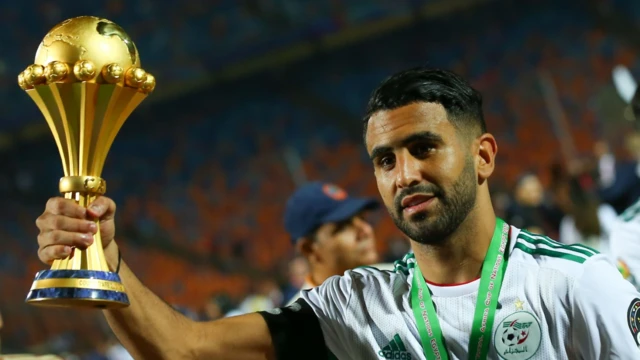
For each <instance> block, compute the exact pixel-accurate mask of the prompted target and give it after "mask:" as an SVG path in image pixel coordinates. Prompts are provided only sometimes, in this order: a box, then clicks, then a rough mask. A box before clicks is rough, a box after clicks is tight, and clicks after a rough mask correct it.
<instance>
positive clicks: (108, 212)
mask: <svg viewBox="0 0 640 360" xmlns="http://www.w3.org/2000/svg"><path fill="white" fill-rule="evenodd" d="M115 212H116V204H115V203H114V202H113V200H111V199H109V198H108V197H106V196H99V197H97V198H96V199H95V200H94V201H93V202H92V203H91V205H89V207H88V208H87V214H88V215H89V216H92V217H96V218H99V219H100V220H103V221H104V220H110V219H113V215H114V214H115Z"/></svg>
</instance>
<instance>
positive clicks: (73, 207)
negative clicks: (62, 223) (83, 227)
mask: <svg viewBox="0 0 640 360" xmlns="http://www.w3.org/2000/svg"><path fill="white" fill-rule="evenodd" d="M45 212H48V213H51V214H54V215H63V216H68V217H72V218H76V219H84V218H85V217H86V213H87V210H86V209H85V208H84V207H83V206H80V205H78V204H77V203H76V202H75V201H74V200H71V199H65V198H61V197H55V198H51V199H49V201H47V206H46V211H45Z"/></svg>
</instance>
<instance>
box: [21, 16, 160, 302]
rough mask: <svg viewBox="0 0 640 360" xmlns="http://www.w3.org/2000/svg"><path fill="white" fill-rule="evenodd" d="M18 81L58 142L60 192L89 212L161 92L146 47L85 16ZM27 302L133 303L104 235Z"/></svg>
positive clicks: (56, 268) (68, 25)
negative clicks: (125, 130)
mask: <svg viewBox="0 0 640 360" xmlns="http://www.w3.org/2000/svg"><path fill="white" fill-rule="evenodd" d="M18 83H19V85H20V87H21V88H22V89H23V90H26V92H27V94H28V95H29V96H30V97H31V99H33V101H34V102H35V103H36V105H38V108H39V109H40V111H41V112H42V114H43V115H44V117H45V119H46V120H47V123H48V124H49V128H50V129H51V132H52V133H53V137H54V138H55V141H56V144H57V146H58V151H59V152H60V157H61V158H62V167H63V170H64V177H62V178H61V179H60V183H59V189H60V193H62V194H63V195H64V197H65V198H67V199H74V200H75V201H77V202H78V203H79V204H81V205H82V206H85V207H87V206H88V205H89V204H91V202H92V201H93V200H94V199H95V198H96V197H97V196H100V195H102V194H104V193H105V191H106V183H105V181H104V180H103V179H102V178H101V177H100V176H101V173H102V168H103V166H104V162H105V160H106V158H107V153H108V151H109V148H110V147H111V144H112V143H113V140H114V138H115V136H116V134H117V133H118V131H119V130H120V128H121V127H122V125H123V124H124V122H125V120H126V119H127V117H128V116H129V115H130V114H131V112H132V111H133V110H134V109H135V108H136V107H137V106H138V105H139V104H140V103H141V102H142V100H144V99H145V98H146V97H147V95H148V94H149V93H150V92H151V91H153V89H154V87H155V78H154V77H153V76H152V75H151V74H148V73H146V72H145V71H144V70H143V69H142V68H140V58H139V56H138V50H137V49H136V46H135V45H134V43H133V42H132V41H131V39H130V38H129V36H127V34H126V33H125V32H124V31H123V30H122V28H120V27H119V26H118V25H116V24H114V23H113V22H111V21H109V20H106V19H101V18H97V17H92V16H81V17H76V18H73V19H68V20H65V21H64V22H62V23H60V24H58V25H56V26H55V27H54V28H53V29H52V30H51V31H50V32H49V33H48V34H47V35H46V36H45V37H44V40H42V43H41V44H40V46H39V47H38V51H37V53H36V58H35V64H33V65H29V67H27V69H26V70H25V71H23V72H22V73H21V74H20V75H19V76H18ZM97 225H98V226H99V225H100V224H99V223H97ZM26 301H27V302H28V303H30V304H33V305H41V306H72V307H93V308H119V307H126V306H129V299H128V297H127V294H126V292H125V288H124V286H123V285H122V282H121V280H120V277H119V276H118V274H116V273H113V272H110V271H109V268H108V267H107V262H106V260H105V257H104V253H103V251H102V244H101V240H100V233H99V232H98V234H97V235H95V236H94V242H93V244H92V245H91V246H89V247H88V248H87V249H85V250H81V249H79V248H74V249H72V251H71V254H70V255H69V256H68V257H67V258H65V259H62V260H56V261H54V262H53V265H52V267H51V269H50V270H44V271H40V272H39V273H38V274H36V277H35V281H34V282H33V285H32V287H31V290H30V292H29V294H28V295H27V299H26Z"/></svg>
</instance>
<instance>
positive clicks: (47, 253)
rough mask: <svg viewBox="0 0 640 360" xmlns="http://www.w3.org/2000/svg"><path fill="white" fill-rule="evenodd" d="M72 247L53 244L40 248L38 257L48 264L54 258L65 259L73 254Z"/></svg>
mask: <svg viewBox="0 0 640 360" xmlns="http://www.w3.org/2000/svg"><path fill="white" fill-rule="evenodd" d="M71 250H72V249H71V247H70V246H64V245H51V246H47V247H45V248H40V249H39V250H38V257H39V258H40V260H41V261H42V262H44V263H46V264H49V265H51V263H53V261H54V260H58V259H64V258H66V257H67V256H69V254H71Z"/></svg>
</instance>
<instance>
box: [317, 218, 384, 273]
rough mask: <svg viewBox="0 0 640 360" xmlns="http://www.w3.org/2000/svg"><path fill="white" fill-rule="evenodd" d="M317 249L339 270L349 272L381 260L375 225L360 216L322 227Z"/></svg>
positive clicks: (318, 232) (322, 256) (319, 231)
mask: <svg viewBox="0 0 640 360" xmlns="http://www.w3.org/2000/svg"><path fill="white" fill-rule="evenodd" d="M314 251H315V252H316V254H317V255H318V256H319V257H320V258H321V259H322V260H323V261H326V262H328V263H330V264H331V266H332V267H334V268H336V269H341V271H346V270H349V269H353V268H356V267H358V266H363V265H371V264H374V263H376V262H377V261H378V252H377V250H376V241H375V236H374V234H373V229H372V228H371V225H369V223H368V222H367V221H366V220H364V218H363V217H362V216H360V215H357V216H354V217H352V218H350V219H348V220H345V221H342V222H338V223H326V224H324V225H322V226H320V227H319V228H318V230H317V231H316V236H315V244H314Z"/></svg>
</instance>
